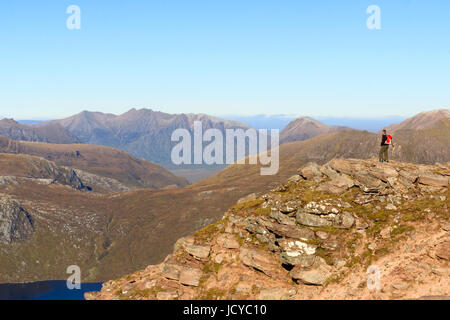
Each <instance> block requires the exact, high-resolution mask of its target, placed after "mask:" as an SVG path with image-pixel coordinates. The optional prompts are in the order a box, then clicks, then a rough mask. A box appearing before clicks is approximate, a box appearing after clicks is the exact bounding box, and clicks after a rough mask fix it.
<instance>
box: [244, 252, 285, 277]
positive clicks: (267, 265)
mask: <svg viewBox="0 0 450 320" xmlns="http://www.w3.org/2000/svg"><path fill="white" fill-rule="evenodd" d="M239 259H240V260H241V262H242V263H243V264H244V265H246V266H248V267H252V268H254V269H256V270H259V271H261V272H263V273H264V274H266V275H267V276H269V277H277V276H278V275H279V273H280V272H279V271H280V270H279V263H278V261H277V260H276V259H275V258H274V257H273V256H272V255H271V254H269V253H268V252H266V251H264V250H259V249H247V248H241V253H240V255H239Z"/></svg>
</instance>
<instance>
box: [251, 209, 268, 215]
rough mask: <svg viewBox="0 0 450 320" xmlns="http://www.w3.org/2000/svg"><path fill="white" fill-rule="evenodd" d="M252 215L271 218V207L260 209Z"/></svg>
mask: <svg viewBox="0 0 450 320" xmlns="http://www.w3.org/2000/svg"><path fill="white" fill-rule="evenodd" d="M252 213H253V214H256V215H259V216H269V214H270V207H266V208H261V207H258V208H256V209H255V210H254V211H253V212H252Z"/></svg>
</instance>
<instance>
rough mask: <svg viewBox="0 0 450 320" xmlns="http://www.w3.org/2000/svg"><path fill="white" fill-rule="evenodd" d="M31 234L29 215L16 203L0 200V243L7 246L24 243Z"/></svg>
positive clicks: (4, 199) (6, 199)
mask: <svg viewBox="0 0 450 320" xmlns="http://www.w3.org/2000/svg"><path fill="white" fill-rule="evenodd" d="M32 233H33V221H32V219H31V216H30V214H29V213H28V212H27V211H26V210H24V209H23V208H22V207H21V206H20V204H19V203H18V202H17V201H15V200H11V199H8V198H0V242H3V243H7V244H9V243H12V242H21V241H25V240H26V239H28V238H29V237H30V236H31V235H32Z"/></svg>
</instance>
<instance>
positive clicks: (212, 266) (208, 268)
mask: <svg viewBox="0 0 450 320" xmlns="http://www.w3.org/2000/svg"><path fill="white" fill-rule="evenodd" d="M221 267H222V265H221V264H218V263H215V262H213V261H211V260H209V261H208V262H207V263H205V265H204V266H203V272H204V273H214V274H217V272H219V270H220V268H221Z"/></svg>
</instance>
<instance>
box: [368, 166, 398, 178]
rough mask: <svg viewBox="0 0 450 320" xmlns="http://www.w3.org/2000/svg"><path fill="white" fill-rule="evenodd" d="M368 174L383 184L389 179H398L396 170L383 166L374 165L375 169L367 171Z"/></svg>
mask: <svg viewBox="0 0 450 320" xmlns="http://www.w3.org/2000/svg"><path fill="white" fill-rule="evenodd" d="M369 174H370V175H371V176H373V177H375V178H377V179H379V180H381V181H384V182H388V179H389V178H397V177H398V172H397V170H395V169H394V168H392V167H390V166H388V165H384V164H376V165H375V167H373V168H370V169H369Z"/></svg>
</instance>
